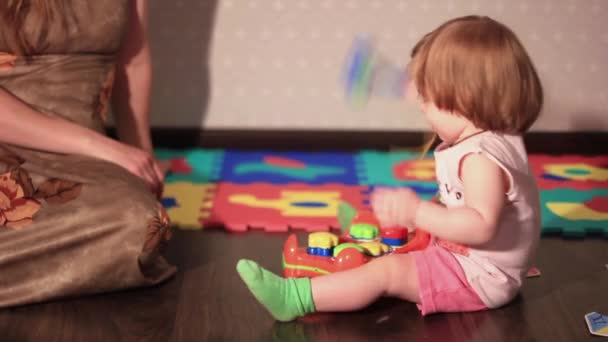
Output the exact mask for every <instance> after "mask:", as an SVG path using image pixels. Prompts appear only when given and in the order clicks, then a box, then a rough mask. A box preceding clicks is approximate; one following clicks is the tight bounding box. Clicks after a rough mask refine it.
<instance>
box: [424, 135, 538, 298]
mask: <svg viewBox="0 0 608 342" xmlns="http://www.w3.org/2000/svg"><path fill="white" fill-rule="evenodd" d="M471 153H481V154H483V155H484V156H486V157H488V158H489V159H490V160H492V161H494V162H495V163H497V164H498V165H499V166H500V167H501V168H502V169H503V170H504V171H505V173H506V174H507V177H508V179H509V185H510V188H509V190H508V192H507V194H506V196H507V201H506V204H505V207H504V208H503V212H502V214H501V217H500V221H499V224H498V228H497V229H498V230H497V233H496V235H495V237H494V238H493V239H492V240H491V241H489V242H488V243H486V244H485V245H483V246H475V248H472V247H468V248H464V249H463V250H458V251H456V252H454V251H453V250H451V251H452V253H453V254H454V256H455V257H456V259H457V260H458V262H459V263H460V265H462V268H463V269H464V272H465V274H466V276H467V280H468V281H469V283H470V284H471V286H472V287H473V288H474V289H475V291H476V292H477V294H478V295H479V297H480V298H481V300H482V301H483V302H484V303H485V304H486V306H487V307H489V308H495V307H499V306H502V305H504V304H506V303H507V302H509V301H510V300H511V299H513V298H514V297H515V296H516V295H517V293H518V290H519V288H520V287H521V285H522V282H523V280H524V278H525V276H526V273H527V271H528V269H529V268H530V266H531V264H532V259H533V258H534V256H535V252H536V248H537V245H538V241H539V239H540V222H541V221H540V199H539V192H538V187H537V185H536V179H535V176H534V174H533V172H532V171H531V170H530V168H529V166H528V157H527V154H526V150H525V147H524V144H523V139H522V137H521V136H519V135H500V134H496V133H493V132H482V133H480V134H477V135H474V136H471V137H469V138H467V139H466V140H464V141H461V142H460V143H458V144H456V145H454V146H447V145H446V144H441V145H439V146H438V147H437V149H436V150H435V163H436V166H435V169H436V173H437V181H438V183H439V197H440V201H441V202H442V203H443V204H444V205H445V206H447V207H448V208H457V207H462V206H464V199H465V196H466V194H465V193H464V187H463V184H462V181H461V179H460V177H459V169H460V165H461V161H462V158H463V157H465V156H466V155H468V154H471Z"/></svg>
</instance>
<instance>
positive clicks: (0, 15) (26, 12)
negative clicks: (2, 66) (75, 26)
mask: <svg viewBox="0 0 608 342" xmlns="http://www.w3.org/2000/svg"><path fill="white" fill-rule="evenodd" d="M69 10H71V8H69V5H68V4H67V1H66V0H0V20H2V24H0V37H1V38H2V39H3V40H4V41H5V42H6V44H7V45H8V47H9V48H10V49H11V51H10V52H12V53H15V54H18V55H27V54H35V53H36V52H37V50H36V49H41V48H42V49H44V47H45V46H46V44H47V38H48V37H47V36H48V27H49V23H51V22H52V21H57V20H60V21H61V24H62V25H63V28H66V22H65V20H63V19H62V18H64V17H65V15H66V13H70V12H69ZM26 21H27V26H26Z"/></svg>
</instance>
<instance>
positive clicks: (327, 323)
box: [0, 230, 608, 342]
mask: <svg viewBox="0 0 608 342" xmlns="http://www.w3.org/2000/svg"><path fill="white" fill-rule="evenodd" d="M285 238H286V235H285V234H265V233H262V232H249V233H246V234H228V233H224V232H222V231H218V230H209V231H205V232H200V231H198V232H197V231H177V232H176V234H175V237H174V241H173V244H172V246H171V248H170V249H169V250H168V256H169V258H170V260H171V261H173V262H174V263H175V264H177V265H178V266H179V268H180V272H179V274H178V275H177V276H176V277H175V278H173V279H172V280H170V281H168V282H166V283H165V284H163V285H161V286H158V287H155V288H149V289H138V290H131V291H125V292H118V293H111V294H103V295H97V296H92V297H87V298H77V299H69V300H62V301H56V302H51V303H45V304H37V305H31V306H26V307H20V308H13V309H8V310H0V341H348V342H351V341H371V340H372V339H373V340H374V341H442V342H443V341H469V340H470V341H491V342H499V341H568V342H571V341H585V340H590V341H598V340H603V339H601V338H593V337H592V336H591V335H590V334H589V333H588V332H587V328H586V326H585V323H584V320H583V315H584V314H585V313H588V312H592V311H599V312H604V313H608V270H607V269H606V267H605V264H607V263H608V239H602V238H590V239H585V240H563V239H561V238H559V237H556V238H544V239H543V240H542V243H541V246H540V253H539V258H538V267H539V268H540V269H541V270H542V272H543V274H542V276H541V277H540V278H534V279H530V280H529V281H528V282H527V284H526V285H525V286H524V289H523V293H522V295H521V296H520V297H519V298H517V300H516V301H515V302H514V303H512V304H510V305H508V306H507V307H505V308H502V309H499V310H493V311H486V312H480V313H470V314H438V315H433V316H429V317H426V318H422V317H421V316H420V315H419V313H418V311H417V309H416V307H415V306H414V305H413V304H410V303H406V302H401V301H399V300H396V299H383V300H381V301H379V302H378V303H377V304H375V305H373V306H371V307H369V308H367V309H365V310H363V311H361V312H355V313H348V314H324V315H317V316H314V317H308V318H306V319H305V320H301V321H297V322H293V323H283V324H280V323H275V322H273V320H272V319H271V318H270V316H269V315H267V314H266V312H265V311H264V310H263V308H262V307H260V306H259V305H258V304H257V303H256V302H255V301H254V300H253V298H252V297H251V296H250V295H249V293H248V291H247V289H246V288H245V287H244V285H243V284H242V283H241V281H240V280H239V278H238V276H237V274H236V272H235V269H234V267H235V264H236V261H237V260H238V259H239V258H250V259H254V260H258V261H260V263H261V264H263V265H264V266H266V267H268V268H270V269H271V270H273V271H276V272H280V252H281V247H282V244H283V242H284V241H285ZM300 240H301V241H303V236H301V237H300ZM0 276H1V274H0Z"/></svg>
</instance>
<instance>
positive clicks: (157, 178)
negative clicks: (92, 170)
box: [98, 141, 165, 198]
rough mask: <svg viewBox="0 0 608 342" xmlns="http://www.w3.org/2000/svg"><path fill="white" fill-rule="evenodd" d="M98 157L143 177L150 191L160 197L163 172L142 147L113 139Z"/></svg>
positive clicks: (154, 159) (162, 185)
mask: <svg viewBox="0 0 608 342" xmlns="http://www.w3.org/2000/svg"><path fill="white" fill-rule="evenodd" d="M98 157H99V158H101V159H104V160H106V161H109V162H111V163H114V164H117V165H119V166H122V167H123V168H125V169H127V170H128V171H129V172H131V173H132V174H134V175H136V176H138V177H139V178H141V179H143V180H144V182H146V184H147V185H148V188H149V189H150V191H152V193H154V194H156V196H157V197H158V198H161V196H162V193H163V187H164V183H163V182H164V178H165V176H164V173H163V172H162V171H161V168H160V166H159V164H158V161H157V160H156V158H154V156H153V155H152V154H151V153H149V152H147V151H144V150H142V149H139V148H136V147H133V146H130V145H126V144H123V143H121V142H118V141H113V142H112V143H111V144H110V146H107V147H105V148H104V151H102V152H101V153H100V154H99V155H98Z"/></svg>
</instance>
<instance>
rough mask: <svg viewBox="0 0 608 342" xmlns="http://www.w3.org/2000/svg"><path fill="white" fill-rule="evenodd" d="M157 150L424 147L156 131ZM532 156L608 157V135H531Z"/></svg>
mask: <svg viewBox="0 0 608 342" xmlns="http://www.w3.org/2000/svg"><path fill="white" fill-rule="evenodd" d="M152 137H153V140H154V143H155V146H161V147H167V148H188V147H206V148H227V149H245V150H249V149H272V150H305V151H309V150H313V151H314V150H347V151H352V150H360V149H379V150H388V149H391V148H399V147H402V148H414V147H419V146H421V145H422V144H424V142H425V139H426V135H425V134H424V133H423V132H421V131H390V132H382V131H329V130H325V131H322V130H301V131H300V130H236V129H205V130H201V129H191V128H153V129H152ZM525 142H526V147H527V149H528V152H529V153H548V154H586V155H597V154H608V132H530V133H528V134H527V135H526V137H525Z"/></svg>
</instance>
